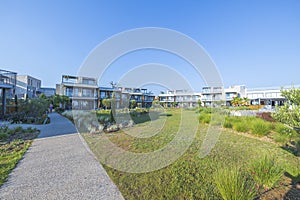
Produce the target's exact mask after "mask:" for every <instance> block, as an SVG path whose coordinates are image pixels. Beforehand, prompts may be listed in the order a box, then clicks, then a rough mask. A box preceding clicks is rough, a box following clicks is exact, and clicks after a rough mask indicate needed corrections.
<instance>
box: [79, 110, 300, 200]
mask: <svg viewBox="0 0 300 200" xmlns="http://www.w3.org/2000/svg"><path fill="white" fill-rule="evenodd" d="M184 112H186V114H187V115H188V116H189V117H191V118H198V117H199V116H198V114H196V113H195V112H194V111H184ZM204 114H210V113H204ZM200 115H201V113H200ZM164 116H168V117H166V118H165V117H164V118H163V120H166V121H165V124H164V126H163V127H162V129H161V130H160V132H159V133H157V134H155V135H154V136H152V137H149V138H137V137H132V136H130V135H128V134H126V132H127V131H129V132H130V133H131V134H133V135H139V134H152V133H153V131H156V130H154V129H153V130H152V127H151V126H149V124H150V123H151V121H144V122H143V123H139V124H136V125H135V126H133V127H130V128H128V129H126V132H123V130H119V131H118V132H112V133H108V134H106V135H105V137H108V138H109V139H110V141H112V142H113V143H114V144H116V145H117V146H119V147H120V148H122V149H124V150H127V151H131V152H136V153H139V152H153V151H155V150H158V149H160V148H162V147H164V146H165V145H166V144H168V143H169V142H170V141H172V139H173V138H174V137H175V135H176V133H177V130H178V128H179V125H180V120H181V110H180V109H171V110H169V111H168V112H167V113H166V114H165V115H164ZM230 118H231V117H230ZM198 119H199V118H198ZM253 119H255V118H251V119H248V121H247V123H250V121H252V120H253ZM157 120H162V116H159V118H158V119H157ZM226 120H228V118H227V117H226ZM258 120H260V119H258ZM239 122H241V118H239V117H232V121H231V123H232V125H233V126H234V124H235V123H239ZM225 123H226V121H225ZM244 123H246V122H244ZM249 125H250V124H249ZM188 127H189V126H187V129H188ZM250 127H251V126H250ZM207 129H208V126H207V125H206V124H204V123H200V124H199V129H198V131H197V133H196V137H195V139H194V141H193V143H192V145H191V146H190V147H189V149H188V150H187V151H186V152H185V153H184V154H183V156H181V157H180V158H179V159H178V160H176V161H175V162H174V163H172V164H171V165H169V166H167V167H164V168H162V169H159V170H157V171H153V172H148V173H140V174H134V173H126V172H121V171H118V170H115V169H112V168H110V167H108V166H106V165H105V163H104V167H105V169H106V170H107V172H108V174H109V176H110V177H111V178H112V180H113V181H114V182H115V184H116V185H117V186H118V188H119V189H120V190H121V192H122V194H123V196H124V197H125V199H222V198H225V196H226V195H225V196H224V195H223V194H222V192H221V190H225V191H227V189H226V187H225V185H226V184H227V185H230V182H231V183H232V181H234V180H239V181H241V182H237V183H236V185H235V190H232V189H229V190H228V191H227V192H226V193H230V194H232V195H233V197H234V196H235V197H240V196H238V195H237V194H233V193H232V191H238V190H241V189H240V188H249V190H246V191H245V190H244V191H239V192H240V193H243V194H239V195H243V198H245V199H247V197H248V196H249V198H250V199H251V198H252V192H253V193H255V194H257V195H260V194H261V191H260V190H259V188H257V187H256V191H251V190H250V189H251V188H252V185H251V184H249V182H247V181H249V180H252V179H254V177H253V176H252V174H251V173H250V172H249V169H253V163H255V162H261V161H262V160H263V159H264V155H266V154H267V155H268V156H270V158H274V159H275V160H274V162H275V164H274V165H276V166H277V165H278V166H281V168H282V169H283V170H284V172H285V173H286V174H289V176H285V175H283V177H282V178H280V179H279V183H282V185H283V186H281V187H280V195H281V197H280V196H277V197H278V198H282V196H284V197H286V198H293V197H295V196H289V195H291V194H290V193H288V190H289V189H288V187H285V186H284V185H288V183H287V182H286V181H287V180H290V178H289V177H295V180H296V177H298V176H300V170H299V169H300V159H299V157H296V156H294V155H293V154H291V153H289V152H288V151H286V150H284V149H282V148H280V147H279V146H278V145H276V144H273V143H270V142H266V141H261V140H258V139H256V138H250V137H246V136H244V135H239V134H236V133H235V132H234V131H232V129H231V128H229V129H223V130H222V131H223V132H222V134H221V136H220V138H219V140H218V143H217V144H216V146H215V147H214V148H213V149H212V151H211V152H210V153H209V155H208V156H206V157H204V158H200V157H199V150H200V148H201V146H202V142H203V140H204V138H205V135H206V131H207ZM186 131H192V130H186ZM249 132H250V133H251V129H250V128H249ZM270 134H272V131H271V132H270ZM83 137H84V138H85V140H86V141H87V143H88V145H89V146H90V148H91V150H92V151H93V152H94V154H95V155H96V157H98V158H99V159H100V157H101V156H100V155H99V152H101V151H99V149H101V148H103V147H101V146H99V145H98V142H99V141H101V137H103V135H99V134H83ZM251 167H252V168H251ZM221 169H224V170H225V169H229V171H230V170H234V169H238V170H236V171H233V172H228V173H229V175H232V176H230V177H231V178H230V177H228V180H222V176H223V178H224V179H225V178H226V176H224V173H227V172H226V171H222V170H221ZM258 169H259V168H258ZM271 177H273V175H271ZM245 180H247V181H246V183H245ZM218 182H219V183H222V184H219V183H218ZM224 184H225V185H224ZM248 184H249V185H248ZM255 184H256V185H258V184H259V183H256V182H255ZM218 185H219V186H218ZM222 187H223V189H222ZM273 187H275V188H274V189H272V190H270V191H268V192H267V194H271V193H272V194H273V192H275V194H276V191H277V190H278V189H277V187H276V184H275V185H274V186H273ZM282 190H283V192H282ZM296 194H297V195H299V191H298V193H296ZM264 195H265V194H264ZM225 199H226V198H225ZM232 199H234V198H232Z"/></svg>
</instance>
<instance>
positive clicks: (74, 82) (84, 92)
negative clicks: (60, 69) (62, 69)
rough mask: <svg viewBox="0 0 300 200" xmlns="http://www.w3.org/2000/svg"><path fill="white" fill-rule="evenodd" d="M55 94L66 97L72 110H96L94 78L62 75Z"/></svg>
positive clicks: (96, 92) (96, 86) (95, 83)
mask: <svg viewBox="0 0 300 200" xmlns="http://www.w3.org/2000/svg"><path fill="white" fill-rule="evenodd" d="M56 94H59V95H65V96H68V97H69V98H70V100H71V103H72V109H75V110H76V109H80V110H91V109H96V108H97V103H98V85H97V80H96V79H95V78H88V77H78V76H69V75H63V76H62V80H61V83H60V84H57V85H56Z"/></svg>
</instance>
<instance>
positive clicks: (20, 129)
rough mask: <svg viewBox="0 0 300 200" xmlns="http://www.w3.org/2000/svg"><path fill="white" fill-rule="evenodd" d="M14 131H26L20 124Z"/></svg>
mask: <svg viewBox="0 0 300 200" xmlns="http://www.w3.org/2000/svg"><path fill="white" fill-rule="evenodd" d="M14 131H15V132H16V133H23V132H24V129H23V128H22V127H21V126H18V127H16V128H14Z"/></svg>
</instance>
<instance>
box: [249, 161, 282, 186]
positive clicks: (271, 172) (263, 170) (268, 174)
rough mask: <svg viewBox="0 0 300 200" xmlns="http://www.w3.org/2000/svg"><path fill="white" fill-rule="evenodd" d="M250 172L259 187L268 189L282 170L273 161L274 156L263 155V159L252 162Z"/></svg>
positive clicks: (280, 175) (275, 181)
mask: <svg viewBox="0 0 300 200" xmlns="http://www.w3.org/2000/svg"><path fill="white" fill-rule="evenodd" d="M250 172H251V174H252V175H253V179H254V181H255V182H256V183H257V184H258V186H259V187H263V188H264V189H270V188H272V187H273V186H274V185H275V184H276V183H277V181H278V180H279V179H280V178H281V177H282V175H283V173H284V170H283V169H282V168H281V167H280V166H279V165H278V164H277V163H276V162H275V159H274V158H269V157H267V156H264V158H263V159H261V160H259V161H256V162H254V163H252V166H251V169H250Z"/></svg>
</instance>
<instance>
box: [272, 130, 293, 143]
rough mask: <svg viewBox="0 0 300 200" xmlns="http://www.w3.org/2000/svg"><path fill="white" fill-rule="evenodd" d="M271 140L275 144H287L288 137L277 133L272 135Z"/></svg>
mask: <svg viewBox="0 0 300 200" xmlns="http://www.w3.org/2000/svg"><path fill="white" fill-rule="evenodd" d="M273 138H274V140H275V142H279V143H287V142H289V140H290V137H289V136H288V135H284V134H280V133H277V132H276V133H274V134H273Z"/></svg>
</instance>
